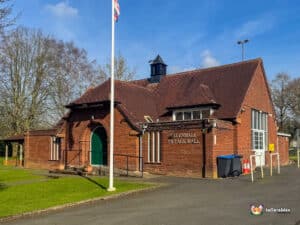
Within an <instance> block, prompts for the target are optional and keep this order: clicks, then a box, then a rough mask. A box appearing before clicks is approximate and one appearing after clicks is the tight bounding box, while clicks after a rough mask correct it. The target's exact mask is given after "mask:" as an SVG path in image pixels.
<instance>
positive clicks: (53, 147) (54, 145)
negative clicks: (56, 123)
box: [50, 136, 61, 161]
mask: <svg viewBox="0 0 300 225" xmlns="http://www.w3.org/2000/svg"><path fill="white" fill-rule="evenodd" d="M60 142H61V139H60V138H58V137H54V136H52V137H51V138H50V160H56V161H57V160H59V158H60Z"/></svg>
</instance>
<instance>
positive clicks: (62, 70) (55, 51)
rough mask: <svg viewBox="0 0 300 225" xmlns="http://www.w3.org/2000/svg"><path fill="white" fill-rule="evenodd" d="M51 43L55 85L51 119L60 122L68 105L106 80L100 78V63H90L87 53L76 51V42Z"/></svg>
mask: <svg viewBox="0 0 300 225" xmlns="http://www.w3.org/2000/svg"><path fill="white" fill-rule="evenodd" d="M49 43H50V49H51V51H52V53H51V55H52V57H53V60H52V61H51V68H52V70H53V76H51V77H52V79H53V80H52V83H53V85H52V87H51V94H50V96H49V97H50V98H49V104H48V106H49V108H50V111H49V112H51V113H50V114H49V115H48V116H49V118H52V120H53V121H57V120H58V119H59V118H60V117H62V116H63V115H64V113H65V112H66V108H65V107H64V106H65V105H66V104H68V103H69V102H71V101H72V100H74V99H75V98H78V97H79V96H80V95H82V94H83V92H84V91H85V90H86V89H88V88H89V87H90V86H95V85H97V84H99V83H100V82H103V80H101V79H100V78H99V73H98V72H97V70H96V68H97V65H96V62H95V61H93V60H92V61H90V60H89V59H88V56H87V52H86V51H85V50H84V49H79V48H77V47H75V46H74V44H73V43H72V42H68V43H65V42H62V41H57V40H55V39H50V40H49Z"/></svg>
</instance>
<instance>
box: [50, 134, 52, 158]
mask: <svg viewBox="0 0 300 225" xmlns="http://www.w3.org/2000/svg"><path fill="white" fill-rule="evenodd" d="M50 160H53V136H50Z"/></svg>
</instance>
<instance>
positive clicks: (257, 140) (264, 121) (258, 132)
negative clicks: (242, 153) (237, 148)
mask: <svg viewBox="0 0 300 225" xmlns="http://www.w3.org/2000/svg"><path fill="white" fill-rule="evenodd" d="M251 133H252V138H251V139H252V149H253V150H266V146H267V144H268V114H267V113H264V112H261V111H258V110H252V113H251Z"/></svg>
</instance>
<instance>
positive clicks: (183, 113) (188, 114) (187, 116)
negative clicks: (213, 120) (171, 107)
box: [173, 109, 212, 121]
mask: <svg viewBox="0 0 300 225" xmlns="http://www.w3.org/2000/svg"><path fill="white" fill-rule="evenodd" d="M211 113H212V110H211V109H186V110H176V111H174V112H173V120H174V121H180V120H200V119H206V118H209V116H210V115H211Z"/></svg>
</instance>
